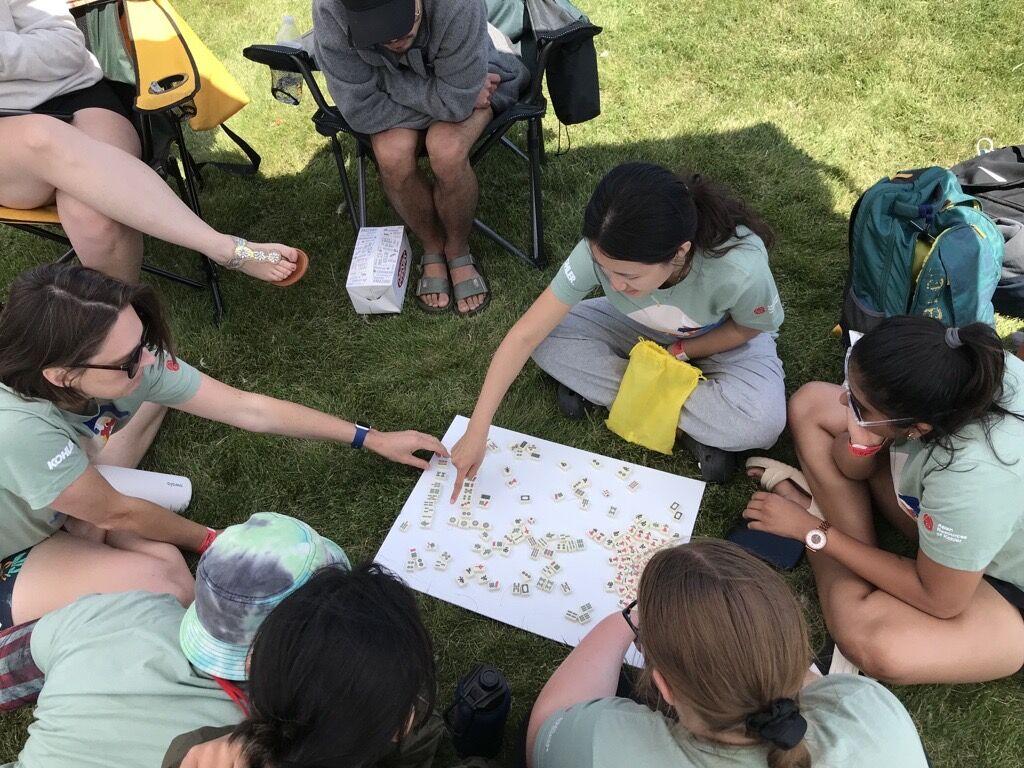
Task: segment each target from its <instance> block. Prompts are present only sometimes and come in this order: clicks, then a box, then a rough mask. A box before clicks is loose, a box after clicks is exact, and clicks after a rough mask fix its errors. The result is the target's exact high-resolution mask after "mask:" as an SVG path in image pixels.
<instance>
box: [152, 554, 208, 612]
mask: <svg viewBox="0 0 1024 768" xmlns="http://www.w3.org/2000/svg"><path fill="white" fill-rule="evenodd" d="M148 557H149V558H150V559H151V560H152V562H153V567H152V574H151V577H150V579H149V581H150V583H149V584H148V585H147V586H146V587H145V589H148V590H149V591H152V592H160V593H165V594H169V595H172V596H173V597H174V598H175V599H176V600H177V601H178V602H179V603H181V604H182V605H183V606H189V605H191V604H192V601H193V600H195V596H196V582H195V579H193V578H192V573H191V571H189V569H188V565H187V564H186V563H185V558H184V557H182V555H181V552H180V551H179V550H178V548H177V547H175V546H173V545H171V544H162V543H161V544H155V545H154V546H153V547H152V548H151V549H150V550H149V555H148Z"/></svg>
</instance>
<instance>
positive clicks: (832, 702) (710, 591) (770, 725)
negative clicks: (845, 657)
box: [527, 539, 927, 768]
mask: <svg viewBox="0 0 1024 768" xmlns="http://www.w3.org/2000/svg"><path fill="white" fill-rule="evenodd" d="M631 643H635V644H636V646H637V647H638V649H639V650H640V651H642V653H643V654H644V668H643V670H642V672H641V678H640V685H639V686H638V693H639V694H640V698H641V699H643V700H645V701H646V702H647V703H646V704H641V703H637V702H636V701H634V700H632V699H628V698H619V697H617V696H616V685H617V681H618V679H619V671H620V668H621V666H622V661H623V657H624V655H625V653H626V651H627V650H628V649H629V646H630V644H631ZM810 663H811V654H810V648H809V643H808V633H807V625H806V623H805V622H804V617H803V611H802V609H801V607H800V605H799V603H798V602H797V600H796V598H795V596H794V595H793V593H792V591H790V589H789V587H788V586H787V585H786V583H785V581H783V579H782V577H781V576H779V575H778V574H777V573H776V572H775V571H774V570H772V568H771V567H770V566H768V565H767V564H765V563H763V562H761V561H760V560H758V559H756V558H755V557H753V556H752V555H749V554H747V553H746V552H744V551H743V550H742V549H740V548H739V547H738V546H736V545H735V544H731V543H729V542H726V541H721V540H717V539H697V540H694V541H691V542H689V543H688V544H682V545H680V546H677V547H672V548H669V549H664V550H662V551H660V552H658V553H657V554H655V555H654V557H652V558H651V560H650V562H649V563H648V564H647V567H646V568H644V572H643V575H642V576H641V578H640V585H639V589H638V591H637V599H636V601H635V602H634V603H633V604H632V605H630V606H629V608H627V609H626V610H625V611H623V613H622V614H618V613H615V614H612V615H611V616H609V617H607V618H606V619H604V620H603V621H601V622H600V623H599V624H598V625H597V626H595V627H594V629H593V630H591V631H590V633H589V634H588V635H587V636H586V637H585V638H583V640H582V641H581V642H580V644H579V645H578V646H577V647H576V648H575V649H574V650H573V651H572V653H570V654H569V656H568V658H566V660H565V661H563V662H562V664H561V666H560V667H559V668H558V669H557V670H556V671H555V674H554V675H553V676H552V677H551V679H550V680H549V681H548V682H547V684H546V685H545V686H544V689H543V690H542V691H541V693H540V696H539V697H538V698H537V702H536V704H534V707H533V711H532V713H531V715H530V720H529V726H528V729H527V756H528V760H527V762H528V764H529V765H530V766H531V768H549V767H550V768H560V767H561V766H573V768H612V767H613V766H624V765H633V766H638V767H639V766H643V767H644V768H646V767H647V766H666V767H667V766H673V767H675V768H765V767H766V766H770V767H771V768H809V767H810V766H822V767H824V766H853V765H857V766H866V765H869V766H872V768H925V767H926V765H927V763H926V758H925V755H924V750H923V749H922V747H921V741H920V738H919V737H918V735H917V731H916V729H915V727H914V723H913V721H912V720H911V719H910V715H909V714H908V713H907V711H906V710H905V709H904V708H903V706H902V705H901V704H900V702H899V701H898V700H897V699H896V697H895V696H893V695H892V694H891V693H890V692H889V691H887V690H886V689H885V688H884V687H883V686H881V685H880V684H878V683H876V682H874V681H873V680H868V679H867V678H864V677H857V676H853V675H828V676H826V677H821V676H819V675H817V674H815V673H814V672H811V671H808V668H809V665H810Z"/></svg>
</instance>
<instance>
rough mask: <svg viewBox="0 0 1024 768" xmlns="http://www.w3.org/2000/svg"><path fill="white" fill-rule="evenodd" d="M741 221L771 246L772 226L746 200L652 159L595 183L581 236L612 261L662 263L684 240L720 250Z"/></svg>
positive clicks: (711, 253) (706, 250)
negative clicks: (658, 163)
mask: <svg viewBox="0 0 1024 768" xmlns="http://www.w3.org/2000/svg"><path fill="white" fill-rule="evenodd" d="M739 226H745V227H747V228H748V229H749V230H751V231H752V232H753V233H754V234H756V235H757V236H758V237H760V238H761V240H763V241H764V244H765V247H766V248H771V247H772V245H773V244H774V242H775V235H774V234H773V232H772V230H771V227H769V226H768V224H767V223H766V222H765V221H764V220H763V219H762V218H761V217H760V216H759V215H758V214H756V213H755V212H754V211H753V210H752V209H751V208H750V207H749V206H747V204H746V203H744V202H742V201H740V200H738V199H736V198H734V197H732V195H731V194H730V193H729V192H728V190H726V189H725V188H724V187H722V186H720V185H718V184H714V183H712V182H710V181H708V180H707V179H705V178H704V177H703V176H701V175H700V174H687V175H686V176H685V177H684V176H679V175H677V174H675V173H673V172H672V171H670V170H669V169H668V168H665V167H663V166H660V165H655V164H654V163H623V164H621V165H618V166H616V167H615V168H612V170H610V171H608V173H606V174H605V175H604V177H603V178H602V179H601V181H600V182H598V185H597V187H596V189H594V194H593V195H591V196H590V202H589V203H587V208H586V211H585V212H584V214H583V236H584V237H585V238H586V239H587V240H589V241H590V242H591V243H593V244H595V245H597V247H598V248H600V249H601V250H602V251H603V252H604V253H606V254H608V256H609V257H611V258H612V259H615V260H616V261H632V262H637V263H640V264H664V263H665V262H667V261H670V260H671V259H672V258H673V257H674V256H675V255H676V253H677V252H678V250H679V248H680V247H681V246H682V245H683V244H684V243H693V245H694V246H695V247H697V248H699V249H701V252H702V253H703V254H704V256H706V257H710V258H714V257H717V256H721V255H723V254H724V253H725V252H726V251H727V250H728V249H727V248H722V246H723V245H724V244H725V242H726V241H728V240H730V239H732V238H733V237H735V236H736V228H737V227H739Z"/></svg>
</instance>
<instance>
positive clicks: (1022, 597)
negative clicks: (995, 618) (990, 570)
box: [982, 576, 1024, 618]
mask: <svg viewBox="0 0 1024 768" xmlns="http://www.w3.org/2000/svg"><path fill="white" fill-rule="evenodd" d="M982 578H984V579H985V581H987V582H988V583H989V584H991V585H992V587H993V589H995V591H996V592H998V593H999V594H1000V595H1002V596H1003V597H1005V598H1006V599H1007V600H1008V601H1009V603H1010V605H1012V606H1013V607H1014V608H1016V609H1017V610H1018V611H1020V615H1021V617H1022V618H1024V589H1021V588H1020V587H1018V586H1016V585H1015V584H1011V583H1010V582H1008V581H1003V580H1002V579H997V578H996V577H995V576H983V577H982Z"/></svg>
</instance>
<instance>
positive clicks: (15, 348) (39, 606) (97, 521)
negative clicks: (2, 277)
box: [0, 264, 447, 627]
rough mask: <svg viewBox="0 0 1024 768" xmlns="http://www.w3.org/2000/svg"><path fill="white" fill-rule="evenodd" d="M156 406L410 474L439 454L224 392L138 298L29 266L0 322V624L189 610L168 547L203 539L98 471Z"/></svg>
mask: <svg viewBox="0 0 1024 768" xmlns="http://www.w3.org/2000/svg"><path fill="white" fill-rule="evenodd" d="M157 406H168V407H172V408H176V409H178V410H181V411H185V412H187V413H191V414H193V415H195V416H200V417H203V418H207V419H211V420H214V421H219V422H222V423H225V424H230V425H232V426H236V427H240V428H242V429H246V430H249V431H252V432H262V433H270V434H278V435H287V436H290V437H301V438H307V439H320V440H333V441H337V442H342V443H346V444H350V445H351V446H352V447H353V448H360V447H363V446H365V447H366V448H368V449H369V450H371V451H374V452H375V453H378V454H380V455H382V456H384V457H385V458H388V459H391V460H393V461H398V462H401V463H404V464H409V465H411V466H415V467H419V468H426V466H427V464H426V462H425V461H423V460H422V459H420V458H418V457H417V456H415V455H414V451H418V450H424V451H435V452H438V453H441V454H442V455H446V453H447V452H446V451H445V449H444V446H442V445H441V443H440V441H438V440H437V439H435V438H433V437H431V436H429V435H424V434H421V433H419V432H412V431H407V432H378V431H376V430H371V429H370V428H369V427H364V426H359V425H357V424H353V423H350V422H347V421H343V420H342V419H339V418H336V417H334V416H330V415H327V414H325V413H321V412H319V411H315V410H313V409H311V408H306V407H304V406H301V405H298V404H295V403H290V402H287V401H283V400H276V399H274V398H271V397H265V396H263V395H257V394H253V393H249V392H244V391H240V390H238V389H235V388H233V387H231V386H228V385H227V384H223V383H221V382H219V381H217V380H216V379H213V378H210V377H209V376H207V375H205V374H202V373H200V372H199V371H197V370H196V369H195V368H193V367H192V366H190V365H188V364H187V363H185V362H184V361H183V360H180V359H179V358H177V357H175V355H174V351H173V346H172V339H171V335H170V331H169V330H168V328H167V325H166V322H165V320H164V317H163V315H162V312H161V309H160V306H159V303H158V301H157V298H156V294H155V293H154V292H153V290H152V289H151V288H149V287H147V286H142V285H129V284H126V283H122V282H120V281H117V280H114V279H113V278H110V277H107V276H105V275H103V274H101V273H99V272H97V271H95V270H92V269H88V268H86V267H81V266H77V265H71V264H68V265H63V264H47V265H44V266H40V267H35V268H33V269H30V270H28V271H26V272H24V273H22V274H21V275H19V276H18V277H17V278H16V279H15V280H14V283H13V285H12V286H11V290H10V298H9V300H8V302H7V304H6V305H5V306H4V307H3V310H2V311H0V627H8V626H11V624H21V623H23V622H26V621H31V620H32V619H36V618H39V617H40V616H42V615H43V614H45V613H47V612H49V611H52V610H54V609H56V608H59V607H61V606H64V605H67V604H68V603H70V602H71V601H72V600H75V599H76V598H77V597H79V596H81V595H85V594H90V593H93V592H121V591H127V590H133V589H143V590H149V591H153V592H166V593H169V594H173V595H174V596H175V597H177V598H178V599H179V600H180V601H181V602H182V603H183V604H186V605H187V604H188V603H190V602H191V601H192V597H193V588H194V584H193V580H192V576H191V574H190V573H189V570H188V568H187V567H186V565H185V561H184V559H183V558H182V556H181V553H180V552H179V551H178V550H179V548H181V549H185V550H188V551H193V552H203V551H204V550H205V549H206V548H207V547H208V546H209V545H210V543H212V541H213V539H214V537H215V535H216V532H215V531H213V530H212V529H210V528H207V527H206V526H204V525H201V524H199V523H196V522H193V521H191V520H189V519H187V518H184V517H179V516H178V515H176V514H174V513H172V512H170V511H168V510H166V509H164V508H163V507H160V506H158V505H156V504H153V503H150V502H148V501H144V500H142V499H137V498H133V497H129V496H125V495H123V494H121V493H118V492H117V491H116V490H115V489H114V488H113V487H111V485H110V484H109V483H108V482H107V481H106V480H105V479H104V478H103V476H102V475H101V474H100V473H99V471H98V470H97V469H96V466H95V465H103V464H107V465H115V466H122V467H134V466H136V465H137V464H138V463H139V461H140V460H141V459H142V456H143V455H144V454H145V452H146V450H147V449H148V448H149V446H150V444H151V442H152V441H153V438H154V436H155V434H156V431H157V429H158V427H159V424H160V420H161V418H162V411H160V410H159V409H158V408H157Z"/></svg>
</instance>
